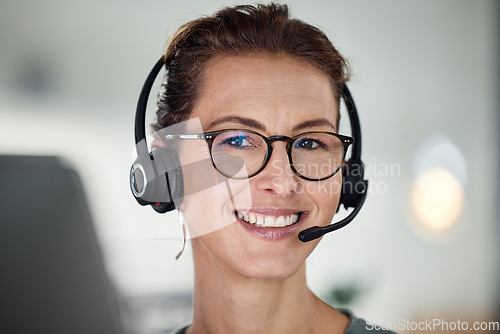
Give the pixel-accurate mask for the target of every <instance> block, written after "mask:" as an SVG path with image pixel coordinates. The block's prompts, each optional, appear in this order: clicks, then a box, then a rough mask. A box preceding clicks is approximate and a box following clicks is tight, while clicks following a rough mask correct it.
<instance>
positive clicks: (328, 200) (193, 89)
mask: <svg viewBox="0 0 500 334" xmlns="http://www.w3.org/2000/svg"><path fill="white" fill-rule="evenodd" d="M165 59H166V67H167V74H166V76H165V80H164V83H163V85H162V89H161V92H160V94H159V99H158V110H157V123H155V124H154V129H155V130H162V129H165V128H167V127H170V126H172V125H174V124H177V123H179V122H183V121H186V120H188V121H191V120H196V122H195V124H197V127H196V126H195V127H191V125H190V123H189V122H187V123H186V124H187V125H186V129H185V130H186V132H187V133H200V132H203V133H205V137H199V136H198V137H197V136H194V137H192V138H190V139H196V138H198V139H200V138H203V139H206V141H203V140H185V141H184V140H181V141H180V143H179V144H178V145H177V146H176V147H177V149H178V154H179V158H180V162H181V165H182V166H187V165H190V164H191V166H192V165H193V163H196V161H203V160H204V158H206V159H211V162H212V164H208V165H207V164H204V165H203V164H200V168H198V169H196V168H195V169H193V168H191V169H189V170H187V169H185V168H183V174H184V193H185V196H184V198H183V201H182V203H180V204H179V206H178V209H179V210H180V212H181V213H182V215H183V216H184V218H185V220H186V223H187V225H188V227H189V229H190V232H191V236H192V237H193V239H192V249H193V256H194V265H195V286H194V311H193V322H192V324H191V325H190V326H188V327H186V328H183V329H181V330H179V331H178V333H187V334H199V333H364V332H368V329H367V328H371V327H368V326H367V325H366V323H365V322H364V321H362V320H359V319H354V318H353V317H352V316H351V315H349V314H348V313H346V312H340V311H338V310H336V309H334V308H332V307H331V306H329V305H327V304H326V303H324V302H323V301H321V300H320V299H319V298H318V297H317V296H315V295H314V294H313V293H312V292H311V291H310V290H309V289H308V287H307V283H306V274H305V260H306V258H307V257H308V256H309V254H310V253H311V252H312V251H313V249H314V248H315V247H316V245H317V244H318V242H319V239H316V240H313V241H310V242H305V243H304V242H301V241H300V240H299V239H298V237H297V236H298V233H299V232H300V231H302V230H304V229H306V228H309V227H312V226H317V225H322V226H325V225H328V224H330V223H331V221H332V219H333V216H334V214H335V212H336V208H337V206H338V202H339V196H340V188H341V182H342V175H341V172H339V170H340V166H341V164H342V162H343V158H344V155H345V148H346V147H347V145H345V143H343V142H342V140H343V139H346V138H347V137H342V136H340V135H337V134H336V133H337V129H338V123H339V100H340V94H341V93H340V92H341V87H342V85H343V84H344V83H345V82H346V80H347V73H346V62H345V60H344V58H343V57H342V56H341V55H340V54H339V53H338V51H337V50H336V49H335V48H334V47H333V46H332V44H331V43H330V41H329V40H328V38H327V37H326V36H325V35H324V34H323V33H322V32H321V31H319V30H318V29H316V28H314V27H312V26H310V25H308V24H305V23H303V22H301V21H298V20H293V19H290V18H289V16H288V10H287V7H286V6H284V5H276V4H270V5H267V6H264V5H258V6H255V7H254V6H238V7H234V8H225V9H223V10H221V11H219V12H217V13H216V14H215V15H214V16H211V17H207V18H202V19H198V20H195V21H192V22H190V23H187V24H186V25H184V26H183V27H181V28H180V29H179V31H178V32H177V33H176V34H175V35H174V37H173V38H172V40H171V42H170V44H169V47H168V50H167V52H166V55H165ZM290 138H292V139H290ZM184 139H188V138H187V137H185V138H184ZM206 143H208V149H207V144H206ZM155 145H158V146H162V145H171V144H169V141H168V140H166V141H165V143H159V142H158V141H157V142H156V144H155ZM228 152H229V153H228ZM325 152H326V153H325ZM325 154H326V155H325ZM227 156H238V157H239V158H241V160H242V161H243V162H244V168H243V169H242V168H241V164H240V165H238V164H237V163H234V161H233V163H228V162H227V161H226V160H224V158H225V157H227ZM206 159H205V161H206ZM292 161H293V165H292ZM234 165H238V166H239V168H235V167H234ZM207 175H216V176H217V175H219V176H225V177H228V179H227V180H226V181H227V182H222V183H219V184H217V185H214V186H211V187H208V188H207V187H205V189H200V188H199V184H200V182H203V180H204V179H206V177H207ZM379 332H382V331H379Z"/></svg>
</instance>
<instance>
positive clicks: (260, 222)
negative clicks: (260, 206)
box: [255, 216, 264, 227]
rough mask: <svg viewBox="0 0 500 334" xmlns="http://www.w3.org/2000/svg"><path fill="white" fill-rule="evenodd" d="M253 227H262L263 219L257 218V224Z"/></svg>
mask: <svg viewBox="0 0 500 334" xmlns="http://www.w3.org/2000/svg"><path fill="white" fill-rule="evenodd" d="M255 225H257V226H260V227H264V218H262V216H258V217H257V222H256V223H255Z"/></svg>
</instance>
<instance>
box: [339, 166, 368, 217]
mask: <svg viewBox="0 0 500 334" xmlns="http://www.w3.org/2000/svg"><path fill="white" fill-rule="evenodd" d="M367 182H368V181H366V180H365V179H364V165H363V162H362V161H361V160H359V159H349V160H348V161H346V163H345V164H344V165H343V166H342V192H341V194H340V202H339V207H340V204H343V205H344V208H346V209H347V208H355V207H357V206H358V205H359V203H360V202H361V201H362V200H363V197H364V194H365V192H366V191H367V189H368V184H367ZM337 210H338V208H337Z"/></svg>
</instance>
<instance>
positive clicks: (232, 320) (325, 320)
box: [188, 240, 348, 334]
mask: <svg viewBox="0 0 500 334" xmlns="http://www.w3.org/2000/svg"><path fill="white" fill-rule="evenodd" d="M192 244H193V254H194V264H195V286H194V311H193V312H194V313H193V323H192V325H191V327H190V328H189V330H188V333H189V334H204V333H241V334H246V333H322V332H326V331H325V329H326V328H328V329H334V331H330V332H332V333H333V332H335V330H338V329H339V328H341V329H342V330H341V331H338V332H339V333H340V332H342V333H343V329H345V327H347V324H348V320H347V318H346V317H345V316H343V315H341V314H340V313H339V312H337V311H336V310H334V309H333V308H331V307H329V306H328V305H326V304H324V303H323V302H322V301H321V300H320V299H319V298H318V297H316V296H315V295H314V294H313V293H312V292H311V291H310V290H309V288H308V287H307V284H306V274H305V264H303V265H302V267H301V268H300V269H299V270H298V271H297V272H296V273H295V274H294V275H293V276H291V277H288V278H285V279H273V280H269V279H260V278H251V277H247V276H244V275H241V274H239V273H235V272H232V271H230V270H228V268H227V267H226V266H225V265H224V264H222V263H220V262H218V261H217V259H214V257H213V256H211V255H210V254H209V252H208V251H207V250H206V249H205V248H204V246H202V245H198V244H197V242H196V241H194V240H193V243H192ZM333 320H335V321H333ZM346 321H347V322H346ZM332 324H335V326H332Z"/></svg>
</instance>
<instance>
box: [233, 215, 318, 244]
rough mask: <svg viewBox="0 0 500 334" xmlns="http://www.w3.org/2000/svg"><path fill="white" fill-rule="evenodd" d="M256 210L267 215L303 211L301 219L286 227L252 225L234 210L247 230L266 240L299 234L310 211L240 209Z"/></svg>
mask: <svg viewBox="0 0 500 334" xmlns="http://www.w3.org/2000/svg"><path fill="white" fill-rule="evenodd" d="M250 211H252V212H255V213H258V214H261V215H267V216H275V217H278V216H286V215H290V214H294V213H299V212H301V214H300V216H299V220H298V221H297V222H296V223H295V224H293V225H290V226H284V227H259V226H255V225H252V224H250V223H247V222H245V221H243V220H241V219H239V218H238V215H237V214H236V212H234V216H235V217H236V219H237V220H238V222H239V223H240V225H242V226H243V227H244V228H245V230H246V231H247V232H249V233H250V234H251V235H253V236H254V237H257V238H259V239H264V240H282V239H285V238H288V237H290V236H292V235H296V234H298V231H299V230H301V227H302V225H303V223H304V221H305V220H306V218H307V215H308V212H307V211H298V210H291V209H270V208H252V209H250V210H249V209H241V210H238V212H240V213H248V212H250Z"/></svg>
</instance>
